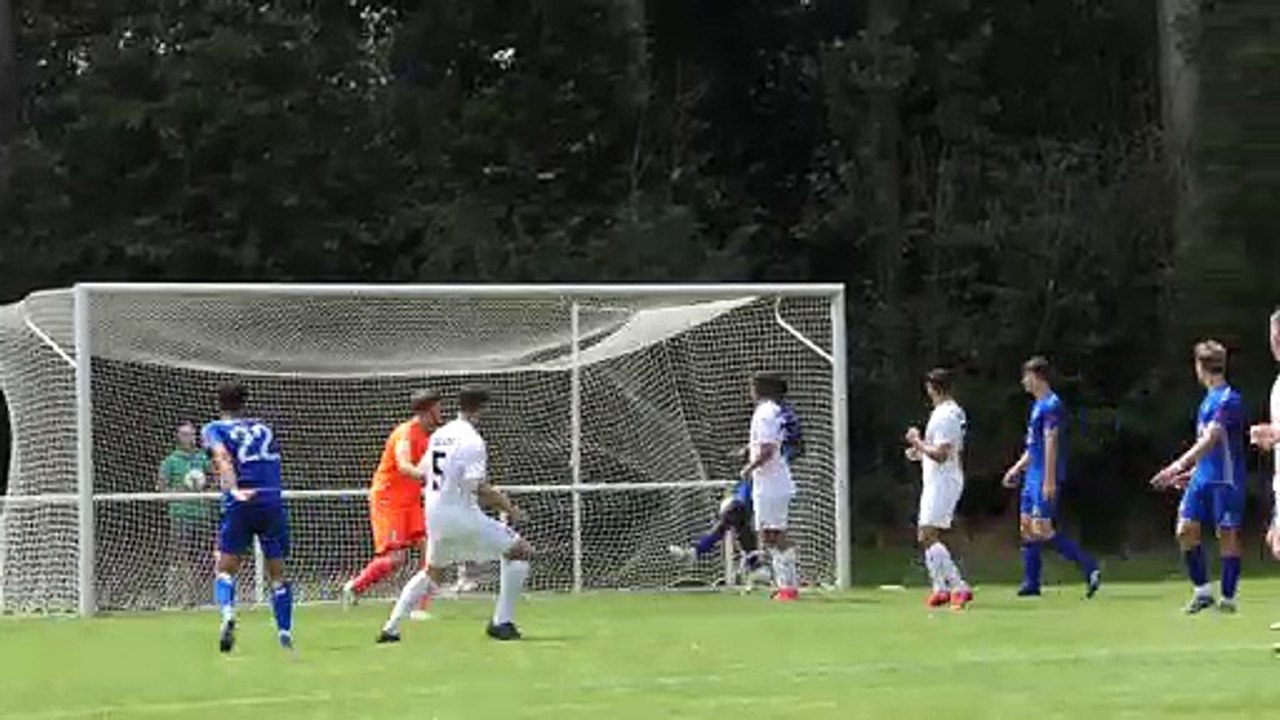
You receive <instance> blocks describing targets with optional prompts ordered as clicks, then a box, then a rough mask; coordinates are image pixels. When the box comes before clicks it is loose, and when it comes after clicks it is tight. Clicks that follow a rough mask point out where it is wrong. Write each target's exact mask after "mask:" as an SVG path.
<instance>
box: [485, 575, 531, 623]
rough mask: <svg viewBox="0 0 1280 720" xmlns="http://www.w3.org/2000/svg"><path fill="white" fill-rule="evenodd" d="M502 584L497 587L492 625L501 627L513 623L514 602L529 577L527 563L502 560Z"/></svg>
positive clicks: (518, 597)
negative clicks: (496, 600)
mask: <svg viewBox="0 0 1280 720" xmlns="http://www.w3.org/2000/svg"><path fill="white" fill-rule="evenodd" d="M501 573H502V584H501V585H500V586H499V587H498V604H497V607H495V608H494V611H493V624H494V625H502V624H505V623H509V622H513V621H514V618H515V614H516V600H518V599H520V593H522V592H523V591H524V581H525V579H526V578H528V577H529V563H528V561H526V560H508V559H506V558H503V559H502V564H501Z"/></svg>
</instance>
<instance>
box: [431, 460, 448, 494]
mask: <svg viewBox="0 0 1280 720" xmlns="http://www.w3.org/2000/svg"><path fill="white" fill-rule="evenodd" d="M446 455H447V453H445V452H444V451H442V450H436V451H435V452H432V453H431V491H432V492H440V476H441V475H443V474H444V471H442V470H441V469H440V461H441V460H443V459H444V458H445V456H446Z"/></svg>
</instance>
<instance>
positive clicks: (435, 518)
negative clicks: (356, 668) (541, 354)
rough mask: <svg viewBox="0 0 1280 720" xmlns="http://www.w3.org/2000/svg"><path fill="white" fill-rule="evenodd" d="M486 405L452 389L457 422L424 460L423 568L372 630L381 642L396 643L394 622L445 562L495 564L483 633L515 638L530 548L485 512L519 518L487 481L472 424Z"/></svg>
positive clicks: (471, 393)
mask: <svg viewBox="0 0 1280 720" xmlns="http://www.w3.org/2000/svg"><path fill="white" fill-rule="evenodd" d="M488 402H489V393H488V391H487V390H485V389H483V388H478V387H470V386H468V387H464V388H462V390H461V392H459V393H458V407H459V409H460V411H461V412H460V413H459V415H458V419H456V420H454V421H452V422H450V423H447V424H446V425H445V426H444V427H442V428H440V429H439V430H437V431H435V433H433V434H432V435H431V441H430V443H429V444H428V445H427V452H426V455H425V456H423V458H422V463H423V465H424V471H425V472H424V475H425V476H426V478H427V517H429V518H431V527H430V530H429V531H428V533H427V563H426V568H425V569H423V570H420V571H418V573H417V574H415V575H414V576H413V577H412V578H411V579H410V580H409V582H408V583H407V584H406V585H405V586H404V590H402V591H401V592H400V599H399V600H397V601H396V605H395V608H394V609H393V610H392V611H391V617H390V618H389V619H388V620H387V624H386V625H384V626H383V628H382V633H381V634H379V635H378V642H379V643H391V642H399V641H400V624H401V623H402V622H403V621H404V619H405V618H406V617H408V616H409V613H410V612H411V611H412V610H413V608H415V607H417V605H418V601H419V600H420V599H421V598H423V597H424V596H430V595H434V594H435V593H436V591H437V590H438V589H439V587H440V583H441V582H442V580H443V578H444V570H445V569H446V568H448V567H449V566H450V565H454V564H457V563H466V562H486V561H490V560H499V561H501V571H500V573H501V580H500V585H499V589H498V603H497V607H496V609H495V611H494V614H493V620H492V621H491V622H490V623H489V627H488V634H489V637H491V638H493V639H495V640H519V639H520V631H519V630H517V629H516V625H515V622H514V615H515V604H516V600H517V599H518V598H519V597H520V593H521V592H522V591H523V589H524V581H525V579H526V578H528V576H529V557H530V556H531V555H532V554H533V548H532V547H531V546H530V545H529V543H527V542H525V540H524V539H523V538H521V537H520V536H519V535H517V534H516V533H515V531H513V530H512V529H511V528H509V527H507V526H506V525H504V524H502V523H500V522H498V521H497V520H494V519H493V518H491V517H489V516H488V515H486V514H485V513H484V511H483V510H481V509H480V508H481V506H482V505H483V506H484V507H486V508H488V509H490V510H496V511H499V512H501V513H503V514H504V515H505V516H507V517H508V518H509V519H510V520H511V521H513V522H515V521H518V520H519V519H520V517H521V513H520V510H519V508H517V507H516V506H515V505H512V504H511V501H510V500H508V499H507V496H506V495H504V494H503V493H502V492H501V491H499V490H497V489H495V488H494V487H493V486H492V485H490V484H489V472H488V464H489V458H488V455H489V452H488V448H487V447H486V445H485V442H484V439H483V438H481V437H480V433H478V432H476V428H475V426H474V425H473V422H474V421H475V419H476V417H477V416H478V415H479V414H480V412H481V410H483V409H484V407H485V406H486V405H487V404H488Z"/></svg>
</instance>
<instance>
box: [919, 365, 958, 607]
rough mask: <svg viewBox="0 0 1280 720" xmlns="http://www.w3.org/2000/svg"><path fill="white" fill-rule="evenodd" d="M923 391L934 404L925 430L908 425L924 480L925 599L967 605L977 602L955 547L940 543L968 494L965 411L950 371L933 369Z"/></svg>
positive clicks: (931, 603) (934, 603) (921, 523)
mask: <svg viewBox="0 0 1280 720" xmlns="http://www.w3.org/2000/svg"><path fill="white" fill-rule="evenodd" d="M924 389H925V393H926V394H927V395H928V396H929V400H930V402H932V403H933V412H932V413H931V414H930V415H929V424H928V425H927V426H926V427H925V431H924V434H923V435H921V434H920V429H919V428H916V427H912V428H910V429H908V430H907V435H906V441H907V458H908V459H909V460H911V461H913V462H919V463H920V465H921V475H922V476H923V477H922V480H923V485H922V487H921V490H920V512H919V514H918V516H917V519H916V526H917V531H916V537H917V539H918V540H919V541H920V547H921V548H923V549H924V566H925V568H927V569H928V571H929V580H930V582H931V583H932V585H933V591H932V592H931V593H930V594H929V597H928V599H927V600H926V604H927V605H928V606H929V607H935V608H936V607H942V606H944V605H946V604H948V603H950V604H951V606H952V607H953V608H955V609H956V610H963V609H964V608H965V607H967V606H968V604H969V603H970V602H972V601H973V592H972V591H971V590H970V589H969V585H968V584H967V583H966V582H965V581H964V578H962V577H961V576H960V571H959V569H957V568H956V564H955V562H954V561H953V560H952V559H951V551H950V550H948V549H947V546H946V545H945V544H943V542H942V533H943V532H944V531H946V530H950V529H951V522H952V520H954V518H955V512H956V505H957V504H959V502H960V496H961V495H962V494H963V493H964V465H963V463H962V462H961V458H962V456H963V453H964V433H965V426H966V425H967V420H966V419H965V414H964V410H963V409H962V408H961V407H960V405H959V404H958V403H957V402H956V401H955V399H954V398H952V396H951V373H950V372H949V371H947V370H944V369H941V368H939V369H935V370H931V371H930V372H929V374H928V375H926V376H925V381H924Z"/></svg>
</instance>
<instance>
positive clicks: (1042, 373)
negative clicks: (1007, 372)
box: [1022, 355, 1053, 380]
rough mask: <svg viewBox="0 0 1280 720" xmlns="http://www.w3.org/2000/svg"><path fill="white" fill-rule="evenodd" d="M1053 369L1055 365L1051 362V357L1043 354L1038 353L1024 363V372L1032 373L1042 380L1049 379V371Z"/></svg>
mask: <svg viewBox="0 0 1280 720" xmlns="http://www.w3.org/2000/svg"><path fill="white" fill-rule="evenodd" d="M1052 371H1053V366H1052V365H1050V364H1049V359H1048V358H1046V357H1045V356H1043V355H1036V356H1035V357H1033V358H1031V359H1030V360H1028V361H1026V362H1024V363H1022V372H1024V373H1031V374H1032V375H1035V376H1036V377H1038V378H1040V379H1041V380H1048V379H1049V373H1050V372H1052Z"/></svg>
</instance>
